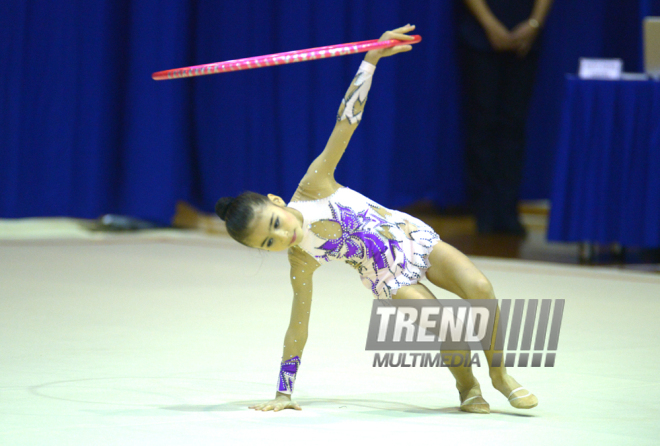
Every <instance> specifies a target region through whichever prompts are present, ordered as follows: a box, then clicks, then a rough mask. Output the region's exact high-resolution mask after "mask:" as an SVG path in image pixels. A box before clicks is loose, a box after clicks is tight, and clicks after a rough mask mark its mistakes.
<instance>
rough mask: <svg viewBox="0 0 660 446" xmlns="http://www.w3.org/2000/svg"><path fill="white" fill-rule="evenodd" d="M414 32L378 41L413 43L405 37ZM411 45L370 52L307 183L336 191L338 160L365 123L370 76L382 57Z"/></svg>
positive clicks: (406, 30)
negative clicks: (359, 126)
mask: <svg viewBox="0 0 660 446" xmlns="http://www.w3.org/2000/svg"><path fill="white" fill-rule="evenodd" d="M414 29H415V26H414V25H406V26H402V27H401V28H397V29H395V30H393V31H387V32H386V33H385V34H383V35H382V36H381V38H380V39H379V40H390V39H398V40H412V39H413V37H412V36H408V35H406V33H409V32H411V31H412V30H414ZM411 49H412V46H411V45H399V46H395V47H392V48H384V49H380V50H372V51H369V52H368V53H367V54H366V56H365V57H364V61H363V62H362V64H361V65H360V69H359V70H358V72H357V74H356V75H355V78H354V79H353V81H352V82H351V85H350V86H349V87H348V91H347V92H346V95H345V96H344V99H342V101H341V106H340V107H339V112H338V113H337V123H336V124H335V128H334V130H333V131H332V134H331V135H330V138H329V139H328V143H327V144H326V146H325V149H324V150H323V152H321V154H320V155H319V156H318V157H317V158H316V159H315V160H314V161H313V162H312V164H311V165H310V166H309V169H308V170H307V174H306V175H305V177H307V179H306V180H305V181H310V182H311V181H314V182H315V183H317V184H318V183H327V184H328V185H330V186H331V187H332V188H333V189H336V187H333V186H336V182H335V179H334V172H335V168H336V167H337V164H338V163H339V160H340V159H341V157H342V155H343V154H344V151H345V150H346V146H347V145H348V142H349V141H350V139H351V136H352V135H353V132H354V131H355V129H356V127H357V125H358V124H359V122H360V120H361V119H362V110H363V109H364V104H365V103H366V101H367V93H368V92H369V88H370V87H371V76H372V75H373V73H374V70H375V68H376V64H378V60H379V59H380V58H381V57H388V56H392V55H394V54H398V53H402V52H405V51H410V50H411Z"/></svg>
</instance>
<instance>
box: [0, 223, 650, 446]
mask: <svg viewBox="0 0 660 446" xmlns="http://www.w3.org/2000/svg"><path fill="white" fill-rule="evenodd" d="M473 260H474V262H475V263H476V264H477V266H478V267H480V268H481V269H482V271H484V273H485V274H486V275H487V276H488V277H489V278H490V280H491V282H492V283H493V285H494V286H495V291H496V294H497V296H498V298H499V299H515V298H524V299H566V306H565V311H564V317H563V324H562V329H561V336H560V338H559V348H558V350H557V358H556V365H555V367H554V368H531V367H530V368H518V367H514V368H510V369H509V372H510V373H511V375H513V376H514V377H515V378H516V379H518V381H520V382H521V383H522V384H523V385H525V386H527V387H528V388H529V389H531V390H532V391H533V392H534V393H535V394H536V395H537V396H538V398H539V401H540V403H539V406H538V407H536V408H535V409H532V410H529V411H520V410H516V409H514V408H513V407H511V406H510V405H509V404H508V403H507V401H506V399H505V398H504V397H503V396H502V395H501V394H499V393H498V392H497V391H496V390H494V389H493V388H492V386H491V385H490V382H489V380H488V373H487V369H486V368H485V367H481V368H476V369H475V375H476V376H477V378H478V379H479V380H480V381H481V386H482V389H483V391H484V396H485V398H486V399H487V400H488V402H489V403H490V405H491V410H492V413H491V414H489V415H474V414H466V413H462V412H459V411H458V394H457V392H456V390H455V388H454V381H453V378H452V377H451V375H450V373H449V372H448V371H447V370H446V369H444V368H420V367H416V368H412V367H411V368H373V367H372V362H373V357H374V355H373V352H367V351H365V342H366V335H367V327H368V323H369V315H370V310H371V305H372V299H371V297H370V293H369V292H368V290H366V289H365V288H363V286H362V284H361V283H360V281H359V279H358V277H357V275H356V273H355V271H354V270H353V269H351V268H348V267H347V266H345V265H343V264H339V263H337V264H330V265H327V266H324V267H323V268H321V269H320V270H319V271H318V272H317V274H316V277H315V295H314V304H313V306H312V316H311V323H310V333H309V340H308V343H307V347H306V349H305V353H304V356H303V358H302V366H301V370H300V372H299V373H298V380H297V382H296V391H295V399H296V400H297V401H298V402H299V403H300V404H301V406H302V408H303V410H302V411H293V410H287V411H283V412H278V413H273V412H267V413H264V412H255V411H251V410H249V409H248V408H247V406H249V405H251V404H254V403H257V402H261V401H265V400H268V399H271V398H272V397H273V396H274V393H275V383H276V380H277V374H278V371H279V362H280V356H281V346H282V341H283V337H284V332H285V330H286V328H287V324H288V319H289V311H290V301H291V297H290V294H291V293H290V291H289V284H288V264H287V261H286V255H285V254H262V253H260V252H257V251H253V250H249V249H247V248H243V247H242V246H240V245H238V244H236V243H234V242H232V241H230V240H227V239H224V238H218V237H210V236H203V235H199V234H183V235H181V234H180V233H175V232H174V231H172V232H167V231H161V232H158V233H151V235H132V236H129V235H120V236H108V235H98V236H94V237H79V238H71V237H68V238H55V239H45V240H39V239H25V238H23V239H20V237H18V238H17V239H15V240H7V239H5V240H0V444H1V445H3V446H17V445H30V446H34V445H39V446H41V445H67V446H71V445H106V444H107V445H256V444H268V445H279V444H287V445H291V444H301V445H317V444H319V445H325V444H346V445H354V444H355V445H358V444H359V445H371V444H377V445H397V444H429V445H430V444H443V445H450V444H489V445H493V444H495V445H500V444H501V445H516V444H525V445H557V444H560V445H562V446H566V445H627V444H630V445H657V444H660V378H659V377H660V359H659V358H658V356H659V354H660V347H659V345H658V341H659V338H660V336H658V335H659V334H660V329H659V328H658V316H660V276H658V275H653V274H648V273H634V272H619V271H617V270H614V269H601V268H587V267H577V266H556V265H550V264H545V263H533V262H519V261H504V260H492V259H485V258H475V259H473ZM426 283H427V284H428V282H426ZM428 285H429V286H430V287H431V288H432V290H433V291H434V292H437V294H436V295H437V296H438V297H439V298H448V297H449V294H447V293H445V292H442V291H440V290H439V289H437V288H435V287H432V286H431V285H430V284H428Z"/></svg>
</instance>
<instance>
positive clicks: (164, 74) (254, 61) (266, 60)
mask: <svg viewBox="0 0 660 446" xmlns="http://www.w3.org/2000/svg"><path fill="white" fill-rule="evenodd" d="M411 37H413V40H396V39H391V40H383V41H378V40H363V41H361V42H353V43H341V44H338V45H329V46H321V47H317V48H309V49H306V50H297V51H288V52H285V53H275V54H267V55H265V56H255V57H246V58H244V59H235V60H227V61H224V62H215V63H210V64H204V65H194V66H191V67H183V68H175V69H172V70H165V71H158V72H156V73H154V74H152V75H151V77H152V78H153V79H154V80H157V81H161V80H167V79H181V78H184V77H195V76H206V75H208V74H217V73H226V72H229V71H241V70H249V69H252V68H263V67H270V66H273V65H285V64H290V63H295V62H307V61H310V60H316V59H326V58H328V57H336V56H346V55H348V54H356V53H364V52H366V51H370V50H376V49H380V48H391V47H393V46H397V45H411V44H413V43H418V42H420V41H421V40H422V37H421V36H419V35H413V36H411Z"/></svg>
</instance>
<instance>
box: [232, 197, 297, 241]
mask: <svg viewBox="0 0 660 446" xmlns="http://www.w3.org/2000/svg"><path fill="white" fill-rule="evenodd" d="M268 199H269V200H270V203H268V204H266V205H265V206H260V207H259V208H257V209H255V215H254V220H253V223H252V231H251V233H250V236H249V237H248V238H247V239H246V240H245V242H246V244H247V245H248V246H251V247H253V248H259V249H264V250H266V251H283V250H285V249H287V248H291V247H292V246H296V245H298V244H299V243H300V242H301V241H302V234H303V230H302V214H300V212H299V211H297V210H295V209H292V208H288V207H286V203H285V202H284V200H282V199H281V198H280V197H278V196H276V195H272V194H269V195H268Z"/></svg>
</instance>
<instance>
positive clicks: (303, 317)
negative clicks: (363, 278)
mask: <svg viewBox="0 0 660 446" xmlns="http://www.w3.org/2000/svg"><path fill="white" fill-rule="evenodd" d="M375 69H376V67H375V66H374V65H372V64H370V63H369V62H366V61H363V62H362V64H361V65H360V68H359V69H358V72H357V74H356V75H355V77H354V78H353V80H352V81H351V85H350V86H349V88H348V91H347V92H346V94H345V95H344V98H343V99H342V101H341V105H340V107H339V112H338V113H337V123H336V124H335V128H334V130H333V132H332V134H331V135H330V138H329V140H328V143H327V144H326V147H325V149H324V150H323V152H322V153H321V154H320V155H319V156H318V157H317V158H316V159H315V160H314V162H312V164H311V165H310V167H309V169H308V170H307V173H306V174H305V176H304V177H303V179H302V180H301V182H300V183H299V185H298V188H297V190H296V192H295V194H294V196H293V198H292V201H308V200H315V199H319V198H324V197H327V196H330V195H332V194H333V193H334V192H335V191H336V190H337V189H338V188H339V187H341V185H339V184H338V183H337V182H336V181H335V178H334V171H335V168H336V166H337V163H338V162H339V160H340V159H341V157H342V155H343V154H344V151H345V149H346V146H347V145H348V142H349V141H350V139H351V136H352V135H353V132H354V131H355V128H356V127H357V125H358V124H359V122H360V120H361V119H362V114H363V110H364V105H365V103H366V101H367V94H368V93H369V88H370V87H371V77H372V75H373V73H374V70H375ZM289 263H290V265H291V272H290V278H291V287H292V288H293V303H292V307H291V319H290V321H289V327H288V329H287V331H286V335H285V336H284V346H283V354H282V365H284V366H286V365H287V361H289V362H291V363H292V364H293V363H294V362H295V363H296V367H297V366H302V360H301V358H302V353H303V349H304V347H305V343H306V342H307V332H308V325H309V317H310V311H311V306H312V291H313V287H312V277H313V273H314V271H315V270H316V269H317V268H318V267H319V266H320V264H319V263H318V262H317V261H316V259H314V258H313V257H312V256H310V255H309V254H307V253H305V252H304V251H303V250H302V249H300V248H291V249H289ZM296 358H298V361H296ZM296 370H297V368H296ZM279 379H280V382H284V381H285V382H286V385H290V387H291V388H290V389H287V390H285V391H284V392H281V393H286V394H291V393H292V392H293V384H294V383H295V376H294V377H293V380H291V375H289V376H288V377H287V378H286V379H283V372H282V367H281V369H280V378H279ZM285 387H286V386H285Z"/></svg>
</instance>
